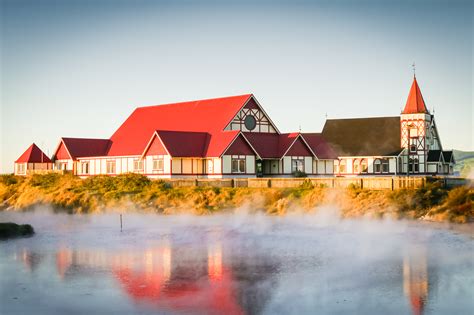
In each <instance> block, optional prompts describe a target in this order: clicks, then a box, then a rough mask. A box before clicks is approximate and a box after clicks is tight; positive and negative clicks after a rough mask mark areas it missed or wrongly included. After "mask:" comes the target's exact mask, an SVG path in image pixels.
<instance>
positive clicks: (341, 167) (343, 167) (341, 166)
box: [339, 160, 346, 173]
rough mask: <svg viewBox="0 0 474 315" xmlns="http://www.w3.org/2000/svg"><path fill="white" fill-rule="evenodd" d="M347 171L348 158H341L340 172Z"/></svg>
mask: <svg viewBox="0 0 474 315" xmlns="http://www.w3.org/2000/svg"><path fill="white" fill-rule="evenodd" d="M345 172H346V160H341V162H340V163H339V173H345Z"/></svg>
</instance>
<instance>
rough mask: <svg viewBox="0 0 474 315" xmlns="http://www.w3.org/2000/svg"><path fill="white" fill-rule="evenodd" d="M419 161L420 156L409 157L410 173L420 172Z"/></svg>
mask: <svg viewBox="0 0 474 315" xmlns="http://www.w3.org/2000/svg"><path fill="white" fill-rule="evenodd" d="M419 168H420V167H419V163H418V158H413V159H409V161H408V171H409V172H410V173H418V172H419Z"/></svg>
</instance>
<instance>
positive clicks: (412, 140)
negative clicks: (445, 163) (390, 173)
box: [400, 76, 442, 174]
mask: <svg viewBox="0 0 474 315" xmlns="http://www.w3.org/2000/svg"><path fill="white" fill-rule="evenodd" d="M400 131H401V137H400V140H401V147H402V148H403V149H404V151H403V155H402V157H401V161H400V162H401V163H400V166H401V167H400V173H404V174H423V173H425V172H426V171H427V166H426V162H427V156H428V151H430V150H442V148H441V143H440V141H439V137H438V132H437V130H436V124H435V122H434V116H433V115H432V114H430V112H429V111H428V109H427V108H426V105H425V101H424V99H423V95H422V94H421V90H420V87H419V86H418V82H417V80H416V76H413V83H412V85H411V88H410V93H409V94H408V99H407V103H406V105H405V109H404V110H403V112H402V113H401V115H400Z"/></svg>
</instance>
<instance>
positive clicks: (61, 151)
mask: <svg viewBox="0 0 474 315" xmlns="http://www.w3.org/2000/svg"><path fill="white" fill-rule="evenodd" d="M54 156H55V158H54V159H55V160H71V159H72V158H71V156H69V153H68V152H67V150H66V146H65V145H64V143H63V142H61V144H60V145H59V148H58V150H57V151H56V154H55V155H54Z"/></svg>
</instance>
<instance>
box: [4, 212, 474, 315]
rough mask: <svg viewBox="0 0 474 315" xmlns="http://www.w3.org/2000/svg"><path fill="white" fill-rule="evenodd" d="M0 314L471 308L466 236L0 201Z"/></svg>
mask: <svg viewBox="0 0 474 315" xmlns="http://www.w3.org/2000/svg"><path fill="white" fill-rule="evenodd" d="M5 221H14V222H16V223H29V224H32V225H33V227H34V228H35V230H36V235H35V236H34V237H32V238H26V239H15V240H9V241H4V242H0V313H1V314H25V313H32V314H65V313H67V314H87V313H93V314H223V313H224V314H227V315H228V314H381V313H383V314H472V313H473V312H474V302H473V301H474V273H473V270H474V269H473V267H474V256H473V255H474V254H473V253H474V251H473V250H474V244H473V240H472V238H471V237H470V236H469V235H466V234H459V233H456V232H453V231H450V230H447V229H441V228H439V227H436V226H435V225H431V224H421V223H416V222H403V221H391V220H381V221H372V220H341V219H339V216H338V213H337V210H336V209H334V208H332V207H325V208H321V209H319V211H318V212H317V214H312V215H309V214H306V215H305V214H292V215H288V216H284V217H273V216H267V215H264V214H259V213H249V211H247V210H245V209H241V210H239V211H236V212H235V213H232V214H222V215H212V216H200V217H197V216H191V215H177V216H159V215H153V214H136V213H135V214H127V213H126V214H124V215H123V231H122V232H121V231H120V219H119V214H118V213H108V214H96V215H67V214H54V213H52V212H50V211H48V210H46V209H37V210H36V211H33V212H24V213H17V212H0V222H5Z"/></svg>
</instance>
